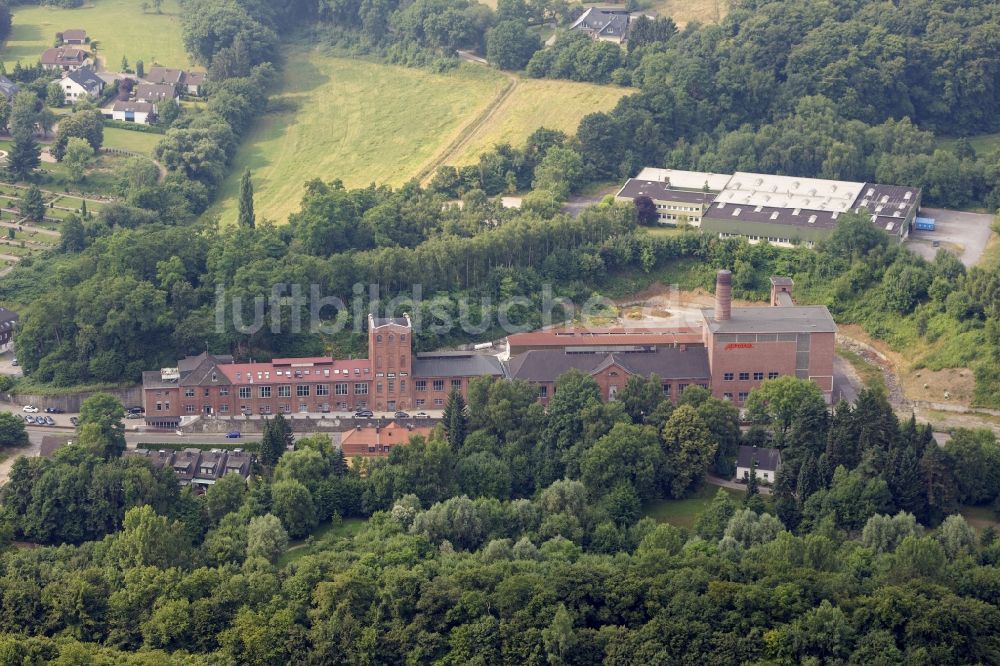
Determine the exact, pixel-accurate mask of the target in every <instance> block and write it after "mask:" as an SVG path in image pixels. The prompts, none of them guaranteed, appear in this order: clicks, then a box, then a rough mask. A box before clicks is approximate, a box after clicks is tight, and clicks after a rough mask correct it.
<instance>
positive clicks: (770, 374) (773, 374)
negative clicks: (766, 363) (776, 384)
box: [767, 372, 778, 379]
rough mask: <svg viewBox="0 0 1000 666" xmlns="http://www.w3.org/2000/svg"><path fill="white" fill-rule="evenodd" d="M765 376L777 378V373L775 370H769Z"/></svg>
mask: <svg viewBox="0 0 1000 666" xmlns="http://www.w3.org/2000/svg"><path fill="white" fill-rule="evenodd" d="M767 378H768V379H777V378H778V373H777V372H769V373H767Z"/></svg>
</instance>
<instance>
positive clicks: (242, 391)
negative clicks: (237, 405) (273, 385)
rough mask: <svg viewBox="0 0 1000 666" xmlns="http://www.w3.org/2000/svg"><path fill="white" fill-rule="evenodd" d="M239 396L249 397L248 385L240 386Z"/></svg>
mask: <svg viewBox="0 0 1000 666" xmlns="http://www.w3.org/2000/svg"><path fill="white" fill-rule="evenodd" d="M240 397H241V398H249V397H250V387H249V386H241V387H240Z"/></svg>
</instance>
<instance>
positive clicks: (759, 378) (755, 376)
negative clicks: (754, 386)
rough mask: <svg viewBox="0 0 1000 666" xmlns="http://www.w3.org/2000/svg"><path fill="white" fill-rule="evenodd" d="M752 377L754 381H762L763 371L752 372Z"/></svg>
mask: <svg viewBox="0 0 1000 666" xmlns="http://www.w3.org/2000/svg"><path fill="white" fill-rule="evenodd" d="M753 379H754V381H755V382H759V381H762V380H763V379H764V373H763V372H755V373H753Z"/></svg>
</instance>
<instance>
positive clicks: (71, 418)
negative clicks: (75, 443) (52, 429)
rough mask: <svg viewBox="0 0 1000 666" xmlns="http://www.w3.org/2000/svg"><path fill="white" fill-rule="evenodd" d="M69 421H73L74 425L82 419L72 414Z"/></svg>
mask: <svg viewBox="0 0 1000 666" xmlns="http://www.w3.org/2000/svg"><path fill="white" fill-rule="evenodd" d="M69 422H70V423H72V424H73V425H76V424H78V423H79V422H80V419H78V418H76V417H75V416H71V417H69Z"/></svg>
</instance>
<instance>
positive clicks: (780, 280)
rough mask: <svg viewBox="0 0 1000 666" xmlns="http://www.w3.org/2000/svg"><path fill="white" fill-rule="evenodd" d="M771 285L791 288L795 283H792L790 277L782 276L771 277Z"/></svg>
mask: <svg viewBox="0 0 1000 666" xmlns="http://www.w3.org/2000/svg"><path fill="white" fill-rule="evenodd" d="M771 284H773V285H774V286H775V287H791V286H792V285H794V284H795V283H794V282H793V281H792V278H790V277H785V276H783V275H772V276H771Z"/></svg>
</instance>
